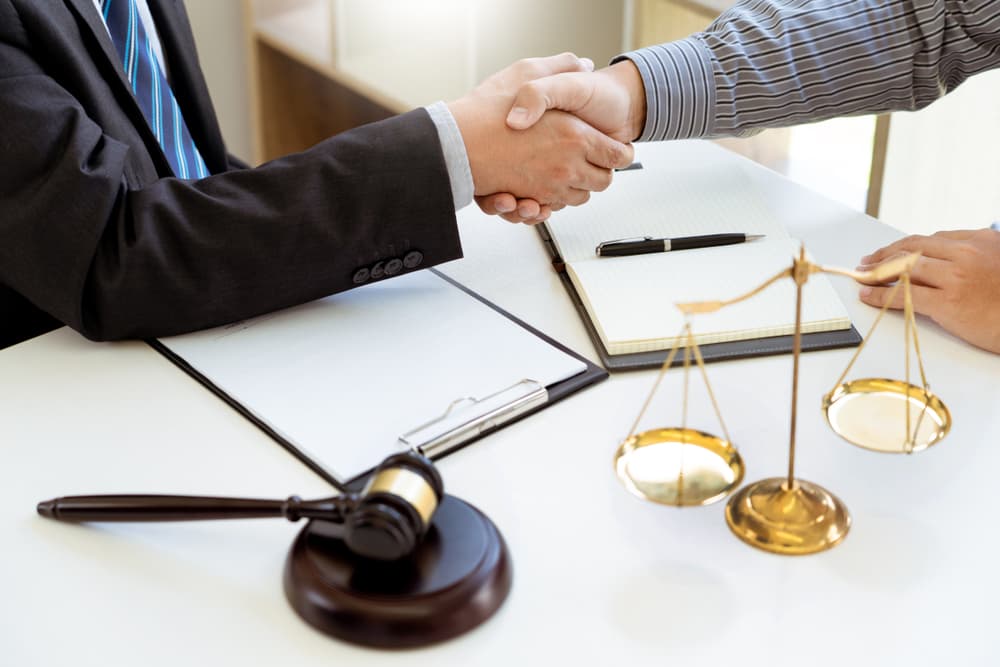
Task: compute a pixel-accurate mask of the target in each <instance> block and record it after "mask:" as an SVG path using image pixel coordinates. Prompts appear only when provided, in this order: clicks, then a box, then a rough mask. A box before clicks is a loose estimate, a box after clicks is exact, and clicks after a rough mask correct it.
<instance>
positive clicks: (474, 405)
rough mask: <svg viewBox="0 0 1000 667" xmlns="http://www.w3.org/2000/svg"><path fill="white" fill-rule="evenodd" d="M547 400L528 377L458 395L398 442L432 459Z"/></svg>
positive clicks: (538, 387) (405, 447)
mask: <svg viewBox="0 0 1000 667" xmlns="http://www.w3.org/2000/svg"><path fill="white" fill-rule="evenodd" d="M548 400H549V392H548V390H547V389H546V388H545V387H544V386H543V385H542V384H541V383H540V382H537V381H536V380H529V379H524V380H521V381H520V382H516V383H514V384H513V385H511V386H510V387H507V388H506V389H502V390H500V391H498V392H496V393H495V394H490V395H489V396H485V397H483V398H473V397H471V396H470V397H465V398H459V399H457V400H455V401H452V403H451V405H449V406H448V409H447V410H445V412H444V414H442V415H441V416H440V417H437V418H435V419H432V420H431V421H429V422H427V423H425V424H421V425H420V426H418V427H416V428H415V429H413V430H412V431H408V432H407V433H404V434H403V435H401V436H399V445H400V446H401V447H402V448H404V449H413V450H416V451H418V452H420V453H421V454H423V455H424V456H426V457H428V458H431V459H435V458H439V457H441V456H444V455H445V454H447V453H448V452H450V451H451V450H453V449H455V448H457V447H459V446H461V445H463V444H465V443H466V442H468V441H470V440H472V439H473V438H475V437H477V436H479V435H480V434H482V433H483V432H484V431H488V430H491V429H494V428H496V427H498V426H502V425H503V424H506V423H508V422H510V421H513V420H514V419H516V418H517V417H520V416H521V415H523V414H524V413H526V412H529V411H530V410H533V409H534V408H537V407H539V406H541V405H545V403H546V402H547V401H548Z"/></svg>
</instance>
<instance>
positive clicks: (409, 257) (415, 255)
mask: <svg viewBox="0 0 1000 667" xmlns="http://www.w3.org/2000/svg"><path fill="white" fill-rule="evenodd" d="M423 261H424V254H423V253H422V252H420V251H419V250H411V251H410V252H408V253H406V257H404V258H403V266H405V267H406V268H408V269H415V268H417V267H418V266H420V264H421V263H422V262H423Z"/></svg>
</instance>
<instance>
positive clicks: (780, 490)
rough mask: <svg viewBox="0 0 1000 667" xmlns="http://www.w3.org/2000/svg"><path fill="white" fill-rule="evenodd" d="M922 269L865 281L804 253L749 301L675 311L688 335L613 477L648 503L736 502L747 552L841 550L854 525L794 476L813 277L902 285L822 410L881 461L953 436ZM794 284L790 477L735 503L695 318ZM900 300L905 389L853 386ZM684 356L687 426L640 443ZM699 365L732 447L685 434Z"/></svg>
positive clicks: (733, 464) (752, 488)
mask: <svg viewBox="0 0 1000 667" xmlns="http://www.w3.org/2000/svg"><path fill="white" fill-rule="evenodd" d="M918 259H919V254H908V255H904V256H901V257H898V258H896V259H893V260H890V261H888V262H885V263H883V264H881V265H880V266H878V267H876V268H875V269H873V270H871V271H867V272H857V271H850V270H847V269H840V268H832V267H825V266H820V265H819V264H816V263H814V262H812V261H810V260H808V259H807V257H806V252H805V248H804V247H803V248H802V249H801V250H800V252H799V256H798V257H796V258H794V259H793V261H792V265H791V266H790V267H789V268H786V269H784V270H782V271H780V272H779V273H777V274H776V275H774V276H772V277H771V278H769V279H768V280H766V281H764V283H762V284H761V285H759V286H758V287H756V288H754V289H752V290H751V291H749V292H747V293H746V294H743V295H741V296H737V297H735V298H733V299H730V300H728V301H705V302H697V303H681V304H677V308H679V309H680V310H681V312H682V313H684V315H685V325H684V328H683V330H682V331H681V333H680V335H679V336H678V337H677V342H676V343H675V344H674V346H673V348H672V349H671V350H670V352H669V354H668V355H667V358H666V361H665V362H664V364H663V367H662V368H661V370H660V373H659V375H658V376H657V378H656V381H655V383H654V385H653V388H652V390H651V391H650V393H649V395H648V397H647V398H646V401H645V403H644V404H643V406H642V409H641V410H640V411H639V415H638V416H637V417H636V418H635V421H634V422H633V424H632V428H631V429H630V431H629V435H628V437H627V438H626V439H625V440H624V441H623V442H622V443H621V445H620V446H619V447H618V450H617V451H616V452H615V471H616V473H617V475H618V477H619V479H620V480H621V481H622V483H623V484H624V485H625V487H626V488H627V489H628V490H629V491H630V492H631V493H633V494H634V495H636V496H639V497H640V498H643V499H645V500H650V501H653V502H657V503H661V504H664V505H673V506H676V507H686V506H699V505H708V504H710V503H714V502H716V501H719V500H721V499H723V498H725V497H727V496H730V494H732V497H731V498H730V500H729V502H728V504H727V505H726V523H727V524H728V525H729V528H730V529H731V530H732V532H733V533H734V534H735V535H736V536H737V537H739V538H740V539H741V540H743V541H744V542H746V543H747V544H750V545H751V546H754V547H757V548H759V549H763V550H765V551H770V552H772V553H778V554H785V555H801V554H810V553H816V552H819V551H823V550H826V549H829V548H831V547H833V546H835V545H837V544H839V543H840V542H841V541H842V540H843V539H844V537H845V536H846V535H847V532H848V530H849V529H850V525H851V518H850V514H848V511H847V507H846V506H845V505H844V503H843V502H842V501H841V500H840V499H839V498H837V497H836V496H835V495H834V494H832V493H830V492H829V491H827V490H826V489H824V488H823V487H822V486H820V485H818V484H815V483H813V482H809V481H806V480H803V479H800V478H797V477H796V476H795V434H796V419H797V416H798V414H797V413H798V410H797V404H798V380H799V357H800V355H801V336H802V291H803V290H802V288H803V286H804V285H805V284H806V282H807V281H808V280H809V277H810V276H811V275H812V274H814V273H827V274H837V275H843V276H847V277H850V278H854V279H855V280H857V281H859V282H872V283H884V282H887V281H890V280H892V279H896V284H895V285H894V286H893V287H892V289H891V291H890V294H889V298H888V299H887V300H886V304H887V305H886V306H885V307H883V308H882V310H881V311H880V312H879V314H878V316H877V317H876V319H875V321H874V323H873V324H872V326H871V329H869V331H868V333H867V334H866V335H865V337H864V339H863V340H862V342H861V344H860V345H859V346H858V349H857V350H856V351H855V353H854V356H853V357H852V358H851V360H850V362H848V364H847V367H846V368H845V369H844V371H843V373H841V375H840V377H839V378H838V379H837V381H836V382H835V383H834V387H833V389H831V390H830V391H829V392H828V393H827V394H826V395H824V396H823V402H822V410H823V414H824V415H825V417H826V421H827V423H828V424H829V425H830V428H832V429H833V431H834V432H835V433H836V434H837V435H839V436H840V437H841V438H843V439H844V440H846V441H848V442H850V443H851V444H854V445H857V446H859V447H864V448H866V449H870V450H874V451H877V452H885V453H905V454H912V453H914V452H919V451H922V450H924V449H927V448H928V447H930V446H932V445H934V444H935V443H937V442H939V441H940V440H941V439H942V438H944V437H945V435H947V433H948V431H949V430H950V428H951V415H950V413H949V411H948V408H947V407H946V406H945V405H944V403H942V402H941V400H940V399H939V398H938V397H937V396H935V395H934V394H933V393H931V391H930V388H929V385H928V383H927V377H926V375H925V373H924V365H923V360H922V359H921V356H920V344H919V341H918V340H917V329H916V319H915V317H914V313H913V303H912V299H911V293H910V272H911V271H912V269H913V266H914V265H915V264H916V262H917V260H918ZM786 278H790V279H792V280H793V281H794V282H795V285H796V302H795V333H794V344H793V355H792V359H793V361H792V405H791V425H790V435H789V454H788V473H787V475H784V476H782V477H771V478H768V479H763V480H760V481H757V482H753V483H752V484H749V485H747V486H744V487H743V488H741V489H739V490H738V491H736V493H735V494H733V491H734V490H736V489H737V488H738V487H739V486H740V484H741V483H742V482H743V477H744V464H743V459H742V457H741V456H740V453H739V451H738V450H737V448H736V447H735V445H734V444H733V442H732V439H731V438H730V437H729V433H728V431H727V429H726V426H725V423H724V421H723V419H722V412H721V410H720V409H719V405H718V402H717V400H716V398H715V395H714V393H713V392H712V388H711V385H710V384H709V382H708V375H707V373H706V371H705V363H704V360H703V359H702V355H701V351H700V350H699V348H698V345H697V344H696V342H695V338H694V335H693V334H692V329H691V316H692V315H696V314H698V313H710V312H714V311H717V310H719V309H721V308H725V307H726V306H729V305H732V304H734V303H738V302H741V301H744V300H747V299H750V298H751V297H753V296H754V295H756V294H758V293H760V292H762V291H764V290H766V289H767V288H768V287H770V286H771V285H772V284H774V283H776V282H777V281H779V280H783V279H786ZM898 290H902V291H903V299H904V307H903V317H904V351H905V362H904V364H905V379H904V380H902V381H900V380H890V379H882V378H863V379H856V380H850V381H845V378H846V377H847V374H848V373H849V372H850V370H851V368H852V367H853V366H854V363H855V361H857V359H858V357H859V356H860V354H861V352H862V350H864V347H865V345H866V344H867V343H868V341H869V339H870V338H871V336H872V334H873V333H874V332H875V329H876V327H877V326H878V324H879V322H881V320H882V317H883V315H885V312H886V310H887V308H888V304H889V303H892V299H893V297H894V296H895V295H896V293H897V291H898ZM682 346H683V347H684V352H683V373H684V384H683V405H682V420H681V425H680V426H679V427H666V428H658V429H652V430H647V431H643V432H640V433H636V429H637V427H638V425H639V422H640V420H641V419H642V417H643V415H644V414H645V413H646V411H647V410H648V408H649V405H650V403H651V401H652V399H653V396H654V395H655V394H656V392H657V389H658V388H659V386H660V383H661V382H662V380H663V377H664V375H665V374H666V373H667V371H668V369H669V368H670V367H671V365H672V364H673V362H674V360H675V358H676V356H677V354H678V350H679V349H680V347H682ZM911 348H912V352H911ZM911 356H915V357H916V360H917V365H918V368H919V373H920V385H914V384H911V383H910V358H911ZM692 364H694V365H697V367H698V369H699V371H700V374H701V377H702V379H703V381H704V383H705V388H706V389H707V392H708V396H709V398H710V400H711V402H712V407H713V409H714V411H715V416H716V417H717V418H718V420H719V426H720V427H721V429H722V434H723V436H724V437H720V436H718V435H713V434H710V433H706V432H703V431H699V430H695V429H692V428H689V427H688V425H687V411H688V410H687V408H688V386H689V380H690V375H691V366H692Z"/></svg>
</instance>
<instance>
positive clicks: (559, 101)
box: [507, 73, 594, 130]
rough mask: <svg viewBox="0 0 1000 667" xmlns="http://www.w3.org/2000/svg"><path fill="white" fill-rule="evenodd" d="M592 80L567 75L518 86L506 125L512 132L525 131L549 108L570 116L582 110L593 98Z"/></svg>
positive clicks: (583, 76)
mask: <svg viewBox="0 0 1000 667" xmlns="http://www.w3.org/2000/svg"><path fill="white" fill-rule="evenodd" d="M593 83H594V82H593V79H591V78H590V77H589V76H588V75H587V74H581V73H576V74H573V73H568V74H558V75H555V76H549V77H546V78H543V79H537V80H535V81H529V82H528V83H526V84H524V85H523V86H521V87H520V88H519V89H518V91H517V95H516V96H515V97H514V103H513V105H512V106H511V110H510V112H509V113H508V114H507V125H508V126H509V127H510V128H511V129H514V130H525V129H527V128H529V127H531V126H532V125H534V124H535V123H537V122H538V119H539V118H541V117H542V114H544V113H545V112H546V111H547V110H549V109H562V110H563V111H568V112H570V113H573V112H575V111H580V110H581V109H583V108H584V107H585V106H586V105H587V102H589V101H590V99H591V97H592V96H593V90H594V88H593Z"/></svg>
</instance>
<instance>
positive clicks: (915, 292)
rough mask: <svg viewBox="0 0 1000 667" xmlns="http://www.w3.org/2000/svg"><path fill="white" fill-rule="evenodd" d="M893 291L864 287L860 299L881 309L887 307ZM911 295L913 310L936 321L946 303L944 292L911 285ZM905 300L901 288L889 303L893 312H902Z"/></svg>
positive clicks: (859, 293) (933, 288)
mask: <svg viewBox="0 0 1000 667" xmlns="http://www.w3.org/2000/svg"><path fill="white" fill-rule="evenodd" d="M892 289H893V288H892V287H874V286H867V287H862V288H861V290H860V291H859V292H858V297H859V298H860V299H861V301H863V302H864V303H867V304H868V305H869V306H875V307H876V308H881V307H883V306H884V305H885V303H886V300H887V299H888V298H889V294H890V293H891V292H892ZM910 294H911V295H912V298H913V310H914V311H915V312H917V313H920V314H921V315H927V316H928V317H930V318H932V319H936V318H935V315H936V314H937V310H938V308H939V307H940V304H941V303H943V302H944V299H943V296H942V290H940V289H938V288H936V287H924V286H922V285H911V286H910ZM904 299H905V296H904V294H903V288H902V287H900V288H899V289H897V290H896V293H895V294H894V295H893V297H892V301H891V302H890V303H889V308H892V309H893V310H901V309H902V308H903V302H904Z"/></svg>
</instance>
